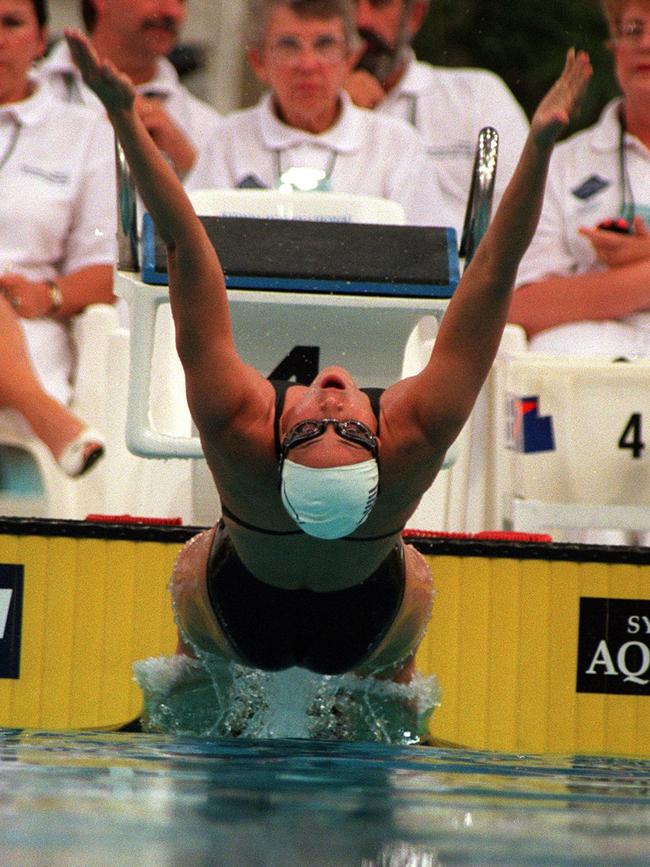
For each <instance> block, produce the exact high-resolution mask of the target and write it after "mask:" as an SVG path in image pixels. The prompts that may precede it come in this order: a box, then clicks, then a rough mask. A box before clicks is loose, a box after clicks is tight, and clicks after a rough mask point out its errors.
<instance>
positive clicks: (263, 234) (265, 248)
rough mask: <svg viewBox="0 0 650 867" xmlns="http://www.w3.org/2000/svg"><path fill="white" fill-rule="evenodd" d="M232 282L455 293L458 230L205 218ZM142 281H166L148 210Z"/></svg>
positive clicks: (273, 287) (335, 290) (276, 287)
mask: <svg viewBox="0 0 650 867" xmlns="http://www.w3.org/2000/svg"><path fill="white" fill-rule="evenodd" d="M200 219H201V222H202V223H203V225H204V226H205V229H206V231H207V233H208V236H209V238H210V240H211V241H212V243H213V245H214V247H215V249H216V250H217V251H218V254H219V259H220V261H221V265H222V267H223V270H224V274H225V276H226V286H227V287H228V288H229V289H251V290H256V291H267V292H306V293H321V294H323V293H326V294H331V295H379V296H391V297H404V298H450V297H451V296H452V294H453V292H454V289H455V288H456V286H457V285H458V280H459V264H458V252H457V243H456V232H455V230H454V229H450V228H440V227H433V226H431V227H430V226H394V225H377V224H373V225H370V224H366V223H347V222H346V223H338V222H319V221H313V220H282V219H275V218H260V217H201V218H200ZM142 251H143V262H142V280H143V282H144V283H151V284H156V285H167V283H168V274H167V256H166V251H165V245H164V243H163V241H162V239H161V238H160V236H159V235H158V234H157V232H156V230H155V226H154V224H153V221H152V219H151V217H150V216H149V214H145V216H144V223H143V232H142Z"/></svg>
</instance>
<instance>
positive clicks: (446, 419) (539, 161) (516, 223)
mask: <svg viewBox="0 0 650 867" xmlns="http://www.w3.org/2000/svg"><path fill="white" fill-rule="evenodd" d="M590 76H591V65H590V63H589V59H588V57H587V55H586V54H584V53H583V52H580V53H578V54H576V53H575V52H574V51H573V50H572V51H570V52H569V53H568V56H567V62H566V65H565V67H564V70H563V72H562V75H561V76H560V78H559V79H558V81H557V82H556V83H555V85H554V86H553V87H552V88H551V90H550V91H549V92H548V94H547V95H546V96H545V97H544V99H543V100H542V102H541V103H540V105H539V107H538V108H537V111H536V112H535V114H534V116H533V119H532V121H531V128H530V132H529V135H528V138H527V140H526V143H525V145H524V149H523V152H522V154H521V157H520V159H519V163H518V165H517V168H516V170H515V173H514V174H513V177H512V179H511V181H510V183H509V185H508V188H507V189H506V192H505V193H504V195H503V198H502V199H501V202H500V204H499V207H498V209H497V211H496V213H495V215H494V219H493V220H492V222H491V224H490V226H489V227H488V230H487V232H486V234H485V236H484V238H483V240H482V241H481V243H480V245H479V247H478V249H477V251H476V253H475V255H474V257H473V259H472V261H471V263H470V264H469V266H468V267H467V268H466V270H465V272H464V274H463V276H462V278H461V281H460V283H459V285H458V288H457V289H456V292H455V293H454V296H453V298H452V300H451V302H450V304H449V307H448V309H447V312H446V313H445V316H444V318H443V320H442V323H441V326H440V330H439V333H438V336H437V338H436V342H435V345H434V349H433V352H432V355H431V359H430V361H429V363H428V365H427V366H426V368H425V369H424V370H423V371H422V373H420V374H419V375H418V376H417V377H416V378H415V380H414V381H413V383H412V385H411V392H412V393H411V395H410V398H409V402H410V403H411V404H412V406H413V412H415V413H416V414H417V416H418V417H419V422H420V425H421V427H422V428H423V430H424V434H425V436H427V437H428V438H429V439H431V440H432V441H436V442H437V441H440V440H442V441H444V440H448V439H449V438H451V439H453V438H454V437H455V436H456V434H457V433H458V431H459V430H460V428H461V427H462V425H463V424H464V422H465V421H466V419H467V417H468V416H469V414H470V412H471V410H472V407H473V405H474V402H475V400H476V397H477V395H478V393H479V391H480V388H481V386H482V384H483V382H484V380H485V377H486V376H487V374H488V372H489V370H490V367H491V365H492V362H493V361H494V357H495V354H496V351H497V349H498V346H499V341H500V339H501V335H502V332H503V328H504V325H505V322H506V319H507V315H508V309H509V306H510V300H511V295H512V287H513V284H514V281H515V276H516V273H517V267H518V265H519V262H520V260H521V257H522V256H523V254H524V252H525V251H526V248H527V247H528V245H529V243H530V241H531V239H532V236H533V234H534V232H535V229H536V226H537V223H538V220H539V215H540V212H541V207H542V202H543V197H544V187H545V183H546V175H547V170H548V164H549V160H550V157H551V153H552V151H553V146H554V144H555V142H556V140H557V138H558V137H559V135H560V133H561V132H562V130H563V129H565V128H566V126H567V124H568V123H569V120H570V118H571V116H572V114H573V112H574V111H575V109H576V108H577V105H578V103H579V101H580V98H581V96H582V94H583V92H584V90H585V88H586V85H587V82H588V80H589V78H590Z"/></svg>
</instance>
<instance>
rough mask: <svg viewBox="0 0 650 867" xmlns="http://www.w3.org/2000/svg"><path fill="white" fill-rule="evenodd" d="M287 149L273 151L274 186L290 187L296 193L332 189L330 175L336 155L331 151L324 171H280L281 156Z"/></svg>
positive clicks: (296, 169)
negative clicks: (296, 191)
mask: <svg viewBox="0 0 650 867" xmlns="http://www.w3.org/2000/svg"><path fill="white" fill-rule="evenodd" d="M285 150H288V148H284V149H283V150H280V149H278V150H275V151H274V154H275V186H276V187H280V188H283V187H290V188H292V189H294V190H298V191H307V190H319V191H321V192H329V191H330V190H331V188H332V173H333V171H334V166H335V165H336V159H337V157H338V153H337V152H336V151H335V150H333V149H331V150H330V154H329V157H328V160H327V165H326V166H325V168H324V169H312V168H307V167H305V168H292V169H288V170H287V171H284V172H283V171H282V154H283V153H284V151H285Z"/></svg>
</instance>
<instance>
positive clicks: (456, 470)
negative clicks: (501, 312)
mask: <svg viewBox="0 0 650 867" xmlns="http://www.w3.org/2000/svg"><path fill="white" fill-rule="evenodd" d="M434 339H435V337H434V333H433V327H432V323H430V322H426V321H425V322H423V323H420V325H419V326H418V328H416V329H415V331H414V333H413V334H412V336H411V339H410V340H409V344H408V346H407V352H406V354H405V360H404V371H403V373H404V376H411V375H413V374H415V373H418V372H419V371H420V370H421V369H422V368H423V367H424V365H425V364H426V363H427V361H428V360H429V356H430V355H431V350H432V349H433V343H434ZM417 349H419V353H420V354H419V357H418V355H417ZM525 349H526V336H525V333H524V331H523V329H521V328H520V327H519V326H517V325H507V326H506V328H505V330H504V333H503V337H502V338H501V344H500V346H499V351H498V353H497V358H496V360H495V363H494V365H493V367H492V370H491V371H490V374H489V375H488V378H487V380H486V382H485V384H484V386H483V388H482V390H481V393H480V394H479V396H478V398H477V401H476V404H475V406H474V409H473V411H472V414H471V416H470V418H469V419H468V420H467V423H466V424H465V426H464V428H463V430H462V431H461V432H460V434H459V435H458V438H457V439H456V441H455V443H454V444H453V446H452V448H451V449H450V450H449V452H448V453H447V458H446V459H445V463H444V464H443V467H442V469H441V470H440V472H439V473H438V476H437V477H436V479H435V481H434V483H433V485H432V486H431V488H429V490H428V491H427V492H426V493H425V494H424V496H423V497H422V500H421V501H420V504H419V506H418V508H417V509H416V511H415V513H414V514H413V516H412V517H411V519H410V520H409V526H410V527H413V528H417V529H420V530H432V531H441V532H447V533H477V532H480V531H482V530H499V529H501V518H502V515H501V501H502V497H503V493H502V492H503V489H504V485H505V486H507V480H506V477H505V472H506V470H507V466H504V464H505V460H504V456H503V440H502V437H500V436H499V431H500V430H501V429H502V427H503V426H504V425H505V410H504V409H503V408H502V403H503V386H502V380H503V364H504V362H505V360H506V359H507V358H508V357H509V356H510V354H511V353H512V352H515V351H520V352H521V351H524V350H525Z"/></svg>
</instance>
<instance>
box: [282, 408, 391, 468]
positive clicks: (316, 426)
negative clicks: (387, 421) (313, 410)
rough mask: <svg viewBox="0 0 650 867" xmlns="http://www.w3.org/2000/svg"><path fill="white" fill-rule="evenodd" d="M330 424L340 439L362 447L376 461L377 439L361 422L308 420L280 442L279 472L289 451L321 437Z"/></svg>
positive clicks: (326, 419)
mask: <svg viewBox="0 0 650 867" xmlns="http://www.w3.org/2000/svg"><path fill="white" fill-rule="evenodd" d="M330 424H331V425H334V430H335V431H336V433H337V434H338V435H339V436H340V437H341V439H344V440H348V442H351V443H357V444H358V445H360V446H363V448H364V449H368V451H369V452H370V453H371V454H372V456H373V458H375V460H376V459H377V457H378V455H379V445H378V443H377V437H376V436H375V435H374V433H373V432H372V431H371V430H370V428H369V427H368V426H367V425H365V424H364V423H363V422H361V421H357V420H356V419H352V418H351V419H347V421H339V419H336V418H309V419H305V420H304V421H299V422H298V424H296V425H294V426H293V427H292V428H291V430H290V431H289V432H288V433H287V435H286V436H285V438H284V439H283V440H282V446H281V449H280V471H282V464H283V463H284V459H285V458H286V456H287V452H288V451H289V449H292V448H294V447H295V446H299V445H301V444H302V443H307V442H310V440H315V439H317V438H318V437H320V436H322V435H323V434H324V433H325V431H326V430H327V427H328V425H330Z"/></svg>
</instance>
